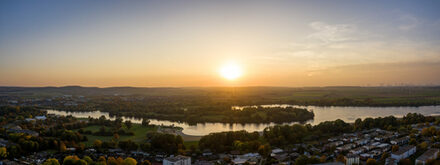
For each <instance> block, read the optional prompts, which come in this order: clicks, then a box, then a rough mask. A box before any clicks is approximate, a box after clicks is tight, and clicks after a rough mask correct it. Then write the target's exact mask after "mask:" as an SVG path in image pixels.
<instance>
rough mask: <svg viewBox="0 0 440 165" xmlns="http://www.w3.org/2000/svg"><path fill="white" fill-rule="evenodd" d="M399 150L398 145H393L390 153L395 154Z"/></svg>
mask: <svg viewBox="0 0 440 165" xmlns="http://www.w3.org/2000/svg"><path fill="white" fill-rule="evenodd" d="M398 150H399V146H398V145H394V146H393V147H392V148H391V151H392V152H396V151H398Z"/></svg>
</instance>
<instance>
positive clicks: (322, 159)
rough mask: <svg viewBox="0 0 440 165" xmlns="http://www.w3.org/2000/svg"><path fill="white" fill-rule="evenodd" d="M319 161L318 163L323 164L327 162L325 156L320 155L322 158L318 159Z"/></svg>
mask: <svg viewBox="0 0 440 165" xmlns="http://www.w3.org/2000/svg"><path fill="white" fill-rule="evenodd" d="M319 161H320V162H321V163H325V162H326V161H327V156H325V155H322V156H321V157H320V158H319Z"/></svg>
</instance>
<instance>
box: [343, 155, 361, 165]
mask: <svg viewBox="0 0 440 165" xmlns="http://www.w3.org/2000/svg"><path fill="white" fill-rule="evenodd" d="M345 164H346V165H352V164H359V156H357V155H353V154H348V155H347V156H345Z"/></svg>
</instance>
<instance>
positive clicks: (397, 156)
mask: <svg viewBox="0 0 440 165" xmlns="http://www.w3.org/2000/svg"><path fill="white" fill-rule="evenodd" d="M1 108H2V110H1V111H0V113H1V114H2V117H1V118H0V121H1V122H0V123H1V129H0V132H1V139H0V146H1V148H0V151H1V152H0V156H1V157H2V160H1V163H2V164H48V163H49V164H50V162H52V163H53V162H57V163H58V162H59V164H68V162H69V161H72V162H75V161H76V162H77V163H79V164H80V162H87V163H89V164H99V162H101V164H102V163H103V162H104V164H111V163H110V162H112V161H114V162H119V164H122V163H124V162H126V163H127V162H131V163H133V162H135V163H134V164H137V162H139V164H163V165H190V164H196V165H214V164H258V165H263V164H286V165H291V164H390V165H394V164H433V163H434V164H435V163H438V161H437V160H436V159H437V158H438V153H439V149H438V147H440V137H439V136H438V134H439V133H440V120H439V119H438V118H436V117H430V116H427V117H423V116H421V115H417V114H408V115H407V116H405V117H404V118H402V119H395V118H392V117H386V118H379V119H365V120H364V121H357V122H356V123H353V124H348V123H343V121H334V122H326V123H323V124H320V125H317V126H313V127H312V128H308V127H311V126H310V125H309V126H305V127H304V126H301V125H293V126H281V125H280V126H276V127H271V128H266V129H265V130H264V131H263V132H259V133H258V132H255V133H247V132H245V131H238V132H226V133H213V134H210V135H207V136H203V137H202V138H201V139H200V142H198V143H199V144H198V145H199V146H195V145H191V146H188V147H187V146H185V142H183V140H182V138H181V137H180V136H179V135H172V134H166V133H160V132H157V131H154V130H157V129H153V128H157V127H160V126H155V125H150V124H148V123H146V122H144V123H143V125H139V126H140V127H148V128H151V130H152V131H151V132H149V133H147V132H144V133H145V135H143V136H144V138H143V140H142V141H141V142H139V143H138V142H134V141H131V140H122V138H121V139H119V138H120V136H121V137H130V136H131V134H134V133H133V132H129V131H126V132H124V129H125V127H133V126H131V125H133V124H131V123H130V122H127V121H125V122H122V121H121V120H119V121H118V120H116V121H110V120H108V119H105V118H100V119H93V118H88V119H77V118H74V117H71V116H57V115H50V114H46V113H45V111H41V110H38V109H36V108H32V107H14V106H4V107H1ZM370 120H371V121H381V122H383V123H386V122H385V121H387V120H391V121H393V123H394V124H389V125H388V126H386V127H388V129H383V128H369V127H371V125H375V124H373V123H371V121H370ZM118 122H119V123H118ZM369 122H370V125H365V124H367V123H369ZM396 122H400V123H411V124H397V125H396ZM329 124H330V125H329ZM95 125H105V126H106V127H107V126H108V127H109V128H111V127H118V129H117V131H116V130H114V131H113V132H111V131H110V130H105V129H104V131H102V130H99V131H97V132H92V131H85V130H84V129H85V128H87V127H94V126H95ZM325 125H327V126H330V127H334V129H336V130H340V131H342V132H341V133H331V136H327V135H330V134H328V133H325V130H326V129H328V128H326V127H325ZM393 125H395V126H396V127H393ZM337 127H340V128H337ZM356 127H358V128H356ZM361 127H365V128H368V129H364V128H361ZM101 128H104V127H101ZM341 128H343V129H341ZM353 128H354V129H355V130H356V129H357V130H356V131H350V130H347V131H344V129H353ZM277 129H279V130H280V131H283V129H290V133H289V132H285V133H287V134H285V135H281V134H280V135H276V136H280V137H282V138H283V139H284V140H285V141H280V139H279V138H278V137H277V138H276V139H272V137H271V136H272V135H271V134H276V132H277V131H276V130H277ZM295 129H297V130H295ZM304 129H305V130H306V131H307V129H309V130H315V131H319V129H322V130H321V132H320V133H322V135H323V137H325V136H327V137H326V138H321V137H316V139H308V137H306V135H302V134H309V135H307V136H310V135H312V136H315V135H313V134H314V133H312V132H310V131H309V133H305V132H304V133H302V134H301V133H299V134H298V135H295V133H298V132H301V131H304ZM127 130H130V129H127ZM100 131H101V132H100ZM107 131H110V133H106V132H107ZM329 131H332V130H329ZM98 134H99V136H98ZM101 134H102V135H101ZM106 134H109V135H106ZM222 134H223V135H226V136H232V137H230V138H232V139H230V141H232V143H231V144H227V143H229V142H225V144H222V142H220V141H218V140H215V138H216V137H217V138H221V136H223V135H222ZM95 135H96V136H97V137H100V138H102V139H104V138H105V139H110V140H109V141H105V140H102V141H101V140H100V139H95V140H94V141H93V143H92V144H91V145H85V144H87V143H89V142H88V141H90V140H89V139H87V137H89V138H90V137H93V136H95ZM220 135H221V136H220ZM240 136H242V137H240ZM283 136H284V137H283ZM287 136H300V137H287ZM107 137H110V138H107ZM234 137H235V138H234ZM243 137H247V138H243ZM213 138H214V139H213ZM289 138H290V139H293V140H289ZM167 139H168V140H167ZM170 139H171V140H170ZM262 139H263V140H262ZM294 139H298V140H299V141H296V140H294ZM210 140H214V142H210ZM246 140H247V141H246ZM286 140H287V141H286ZM215 141H217V144H215V143H216V142H215ZM218 142H220V143H218ZM265 143H268V144H265ZM89 144H90V143H89ZM227 145H231V147H229V148H228V146H227ZM255 145H256V146H255ZM221 146H224V147H226V148H222V147H221ZM253 146H255V147H253ZM219 147H220V149H219ZM57 163H55V164H57Z"/></svg>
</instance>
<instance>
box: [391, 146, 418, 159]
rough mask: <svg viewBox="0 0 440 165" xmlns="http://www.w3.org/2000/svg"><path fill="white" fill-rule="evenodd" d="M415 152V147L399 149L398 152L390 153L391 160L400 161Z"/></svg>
mask: <svg viewBox="0 0 440 165" xmlns="http://www.w3.org/2000/svg"><path fill="white" fill-rule="evenodd" d="M415 152H416V147H415V146H412V145H408V146H403V147H399V150H398V151H396V152H392V153H391V158H393V159H396V160H397V161H400V160H401V159H405V158H407V157H409V156H411V155H412V154H414V153H415Z"/></svg>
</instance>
